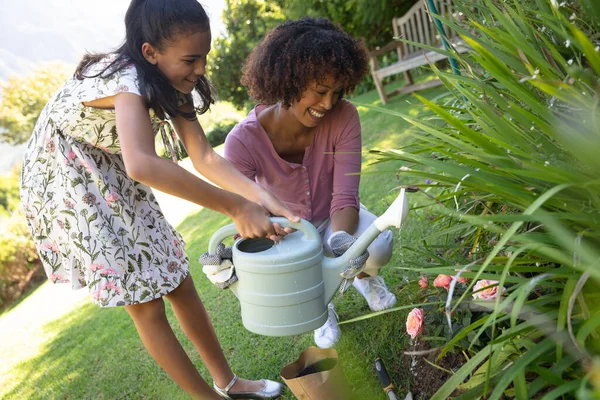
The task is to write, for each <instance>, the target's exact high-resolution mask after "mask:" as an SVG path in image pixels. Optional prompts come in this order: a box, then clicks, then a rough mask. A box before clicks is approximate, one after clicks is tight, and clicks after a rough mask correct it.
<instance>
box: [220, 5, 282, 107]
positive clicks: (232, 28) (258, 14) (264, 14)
mask: <svg viewBox="0 0 600 400" xmlns="http://www.w3.org/2000/svg"><path fill="white" fill-rule="evenodd" d="M226 1H227V8H226V9H225V10H224V11H223V22H224V24H225V26H226V28H227V37H220V38H217V40H216V41H215V45H214V50H213V51H214V55H213V56H212V59H211V61H210V62H209V63H208V73H209V76H210V77H211V80H212V82H213V84H214V85H215V88H216V89H217V92H218V94H219V98H220V99H221V100H226V101H230V102H231V103H232V104H234V105H235V106H236V107H237V108H243V107H244V106H245V105H246V104H247V102H248V100H249V99H248V94H247V93H246V89H245V88H244V87H243V86H242V85H241V84H240V79H241V77H242V66H243V65H244V61H245V60H246V58H247V57H248V56H249V55H250V52H251V51H252V49H253V48H254V46H256V44H257V43H258V42H259V41H260V40H262V39H263V37H264V36H265V34H266V33H267V32H268V31H269V30H270V29H271V28H274V27H275V26H277V25H279V24H280V23H282V22H283V21H285V17H284V15H283V13H282V11H281V7H280V6H279V5H278V4H277V3H276V2H273V1H266V0H226Z"/></svg>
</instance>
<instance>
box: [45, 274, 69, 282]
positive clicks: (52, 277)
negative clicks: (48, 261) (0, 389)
mask: <svg viewBox="0 0 600 400" xmlns="http://www.w3.org/2000/svg"><path fill="white" fill-rule="evenodd" d="M48 279H50V280H51V281H52V282H54V283H56V282H57V281H62V280H64V279H65V278H63V276H62V275H60V274H52V275H50V276H49V277H48Z"/></svg>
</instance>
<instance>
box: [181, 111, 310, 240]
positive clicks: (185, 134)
mask: <svg viewBox="0 0 600 400" xmlns="http://www.w3.org/2000/svg"><path fill="white" fill-rule="evenodd" d="M184 108H185V111H188V112H190V111H193V110H192V107H191V106H190V105H187V104H186V105H184V106H182V109H184ZM173 124H174V125H175V129H176V130H177V133H178V135H179V137H180V138H181V141H182V142H183V144H184V146H185V148H186V151H187V152H188V155H189V156H190V159H191V160H192V163H193V165H194V168H195V169H196V170H197V171H198V172H200V174H202V176H204V177H206V178H207V179H208V180H210V181H211V182H213V183H214V184H216V185H218V186H220V187H222V188H223V189H225V190H228V191H231V192H234V193H237V194H239V195H240V196H243V197H245V198H246V199H248V200H251V201H253V202H255V203H258V204H260V205H262V206H263V207H264V208H266V209H267V210H268V211H269V212H270V213H272V214H273V215H281V216H283V217H286V218H288V219H289V220H291V221H293V222H298V221H299V220H300V219H299V218H298V217H297V216H294V215H293V213H292V212H291V211H290V210H288V208H287V207H286V206H285V205H283V203H281V202H280V201H279V200H278V199H277V198H276V197H275V196H273V195H272V194H271V193H269V192H268V191H266V190H264V189H263V188H262V187H260V186H259V185H258V184H257V183H256V182H254V181H252V180H250V179H248V178H247V177H246V176H244V175H243V174H242V173H241V172H239V171H238V170H237V169H236V168H235V167H234V166H233V165H231V164H230V163H229V162H227V160H225V159H224V158H223V157H221V156H220V155H218V154H217V153H216V152H215V151H214V150H213V148H212V147H211V145H210V143H208V140H207V139H206V135H205V134H204V130H203V129H202V127H201V126H200V124H199V123H198V121H197V120H194V121H189V120H186V119H185V118H183V117H181V116H178V117H176V118H175V119H174V121H173ZM276 229H277V231H278V233H281V234H284V232H282V231H280V230H279V226H278V225H277V226H276Z"/></svg>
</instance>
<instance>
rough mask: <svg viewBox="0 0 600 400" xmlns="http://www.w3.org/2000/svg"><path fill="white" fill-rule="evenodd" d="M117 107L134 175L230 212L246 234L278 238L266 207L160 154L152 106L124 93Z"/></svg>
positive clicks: (129, 170) (127, 163)
mask: <svg viewBox="0 0 600 400" xmlns="http://www.w3.org/2000/svg"><path fill="white" fill-rule="evenodd" d="M114 107H115V115H116V121H117V132H118V135H119V141H120V143H121V152H122V155H123V162H124V164H125V169H126V170H127V174H128V175H129V176H130V177H131V178H133V179H135V180H136V181H138V182H141V183H144V184H146V185H148V186H151V187H154V188H156V189H158V190H160V191H163V192H165V193H169V194H171V195H174V196H177V197H180V198H182V199H185V200H188V201H191V202H194V203H197V204H200V205H202V206H204V207H207V208H210V209H212V210H215V211H218V212H221V213H223V214H225V215H228V216H229V217H231V218H232V219H233V221H234V223H235V224H236V227H237V228H238V231H239V233H240V234H241V235H242V236H244V237H263V236H272V237H275V231H274V229H273V226H272V225H271V223H270V220H269V219H268V213H267V212H266V211H265V209H264V208H263V207H261V206H259V205H258V204H256V203H254V202H251V201H248V200H246V199H244V198H243V197H241V196H239V195H237V194H234V193H231V192H227V191H225V190H222V189H219V188H217V187H215V186H213V185H211V184H209V183H206V182H204V181H203V180H202V179H200V178H198V177H196V176H194V175H193V174H191V173H189V172H188V171H186V170H185V169H183V168H181V167H180V166H178V165H176V164H174V163H173V162H171V161H169V160H166V159H164V158H161V157H159V156H158V155H157V154H156V151H155V148H154V133H153V131H152V125H151V123H150V118H149V117H148V109H147V108H146V106H145V104H144V101H143V99H142V98H141V97H140V96H137V95H135V94H132V93H121V94H119V95H117V96H115V97H114Z"/></svg>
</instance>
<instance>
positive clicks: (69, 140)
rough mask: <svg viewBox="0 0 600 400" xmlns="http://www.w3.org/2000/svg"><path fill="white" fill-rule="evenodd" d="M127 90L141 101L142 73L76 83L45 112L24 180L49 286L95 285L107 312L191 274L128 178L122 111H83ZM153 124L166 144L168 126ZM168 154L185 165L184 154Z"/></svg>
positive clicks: (142, 189)
mask: <svg viewBox="0 0 600 400" xmlns="http://www.w3.org/2000/svg"><path fill="white" fill-rule="evenodd" d="M104 65H105V64H104ZM104 65H103V63H99V64H97V65H96V67H95V69H94V70H91V71H88V72H87V74H88V75H93V74H94V71H100V70H101V69H99V68H102V67H103V66H104ZM122 92H129V93H134V94H137V95H139V94H140V90H139V87H138V83H137V74H136V70H135V67H134V66H128V67H126V68H124V69H122V70H121V71H119V72H117V73H115V74H113V75H112V76H110V77H108V78H104V77H97V78H85V79H83V80H78V79H76V78H72V79H70V80H68V81H67V82H66V83H65V84H64V85H63V87H62V88H61V89H60V90H59V91H58V92H57V93H56V94H55V95H54V96H53V98H52V99H51V100H50V101H49V103H48V104H47V105H46V107H45V108H44V110H43V111H42V113H41V115H40V117H39V119H38V121H37V124H36V127H35V130H34V132H33V134H32V136H31V138H30V139H29V142H28V145H27V151H26V154H25V158H24V161H23V169H22V173H21V200H22V203H23V205H24V208H25V214H26V217H27V221H28V224H29V228H30V230H31V233H32V235H33V239H34V241H35V242H36V245H37V248H38V251H39V254H40V258H41V259H42V262H43V265H44V269H45V271H46V274H47V275H48V278H49V279H50V280H51V281H52V282H54V283H69V284H70V285H71V287H72V288H73V289H80V288H83V287H87V288H88V290H89V292H90V294H91V297H92V299H93V301H94V302H95V303H96V304H98V305H99V306H102V307H107V306H123V305H130V304H136V303H143V302H147V301H150V300H152V299H156V298H158V297H161V296H164V295H165V294H167V293H169V292H170V291H172V290H173V289H175V288H177V287H178V286H179V284H180V283H181V282H182V281H183V279H184V278H185V277H186V276H187V274H188V258H187V255H186V254H185V250H184V247H185V243H184V242H183V240H182V238H181V236H180V235H179V233H178V232H177V231H175V229H173V227H172V226H171V225H170V224H169V223H168V222H167V221H166V219H165V218H164V216H163V214H162V212H161V210H160V207H159V205H158V203H157V201H156V198H155V197H154V194H153V193H152V190H151V189H150V188H149V187H148V186H145V185H143V184H141V183H139V182H136V181H134V180H133V179H131V178H130V177H129V176H128V175H127V173H126V172H125V166H124V164H123V158H122V156H121V154H120V145H119V139H118V136H117V131H116V120H115V114H114V111H113V110H103V109H97V108H91V107H86V106H84V105H83V103H85V102H89V101H92V100H96V99H100V98H104V97H108V96H113V95H115V94H117V93H122ZM151 118H152V123H153V128H154V131H155V133H158V132H160V133H161V135H162V137H163V140H164V139H166V137H168V136H169V135H168V134H166V133H165V131H166V129H165V123H163V122H161V121H159V120H158V119H157V118H156V117H155V116H154V115H153V114H151ZM170 131H172V129H171V130H170ZM175 146H177V145H175ZM167 148H168V150H169V152H170V153H171V155H172V156H173V157H176V155H177V153H176V151H175V150H173V148H176V147H174V146H173V145H172V144H171V143H168V147H167Z"/></svg>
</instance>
